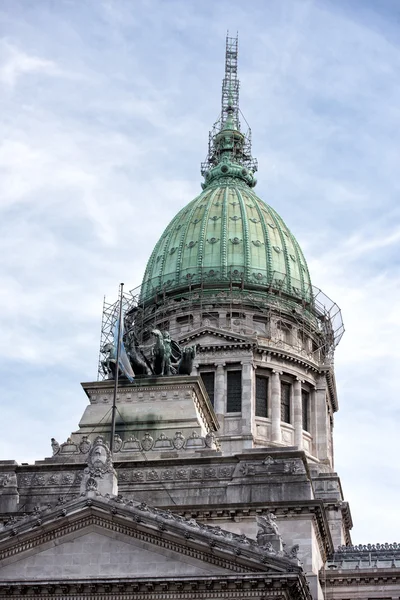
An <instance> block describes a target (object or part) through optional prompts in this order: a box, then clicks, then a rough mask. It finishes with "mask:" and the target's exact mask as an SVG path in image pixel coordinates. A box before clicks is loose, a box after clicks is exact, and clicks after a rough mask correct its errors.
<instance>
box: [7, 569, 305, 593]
mask: <svg viewBox="0 0 400 600" xmlns="http://www.w3.org/2000/svg"><path fill="white" fill-rule="evenodd" d="M105 587H106V588H108V589H107V590H106V591H112V592H114V594H115V598H122V594H125V593H127V592H128V593H130V594H132V593H134V594H135V598H137V600H141V598H147V599H149V598H152V599H153V598H159V597H160V598H163V599H165V593H166V592H167V593H168V592H175V593H177V592H178V593H179V594H184V595H182V596H181V595H179V597H182V598H183V597H184V598H190V599H195V598H196V597H198V593H199V592H203V593H204V592H210V591H214V590H215V591H217V593H218V598H227V599H229V600H232V599H233V598H234V599H235V600H237V599H240V598H242V596H243V590H246V591H247V590H249V592H250V593H251V594H252V596H253V595H254V592H256V594H257V591H258V593H259V592H261V593H262V595H263V597H271V598H276V594H277V590H284V589H285V588H287V587H289V588H290V592H291V593H290V597H291V598H292V599H293V600H312V596H311V593H310V589H309V586H308V583H307V580H306V578H305V576H304V574H303V573H302V572H300V573H293V572H288V573H285V574H284V575H282V573H273V572H269V573H268V574H266V573H235V574H234V575H229V574H226V575H222V574H218V575H217V576H213V575H204V576H182V577H177V576H174V577H152V578H150V577H146V578H144V577H139V578H133V577H132V578H131V577H129V578H128V577H124V578H113V577H107V578H90V579H86V580H83V579H68V580H65V579H63V580H53V581H48V580H46V581H44V580H32V581H30V580H24V581H23V582H21V581H19V582H13V581H10V582H0V598H2V597H3V598H7V599H8V598H9V595H13V594H14V595H15V591H17V592H19V593H21V595H24V596H26V592H27V591H28V590H30V589H32V591H33V592H34V595H35V597H41V596H44V597H46V598H48V597H49V596H50V595H52V594H54V597H56V598H59V597H60V596H59V595H58V593H56V591H58V590H60V589H62V597H63V598H64V597H66V594H69V593H71V597H74V598H75V597H76V593H81V594H82V593H83V594H86V593H90V595H92V594H96V593H98V592H99V593H101V594H102V597H103V595H104V591H105V589H104V588H105ZM139 594H140V595H139ZM85 597H86V595H85ZM88 597H89V596H88ZM123 597H124V598H125V595H124V596H123ZM254 597H255V596H254ZM257 597H258V595H257Z"/></svg>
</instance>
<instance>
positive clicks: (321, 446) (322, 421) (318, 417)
mask: <svg viewBox="0 0 400 600" xmlns="http://www.w3.org/2000/svg"><path fill="white" fill-rule="evenodd" d="M314 410H315V449H316V456H317V458H319V459H320V460H322V461H327V459H328V435H329V432H328V425H327V422H328V410H327V406H326V379H325V376H324V375H320V376H319V377H318V381H317V387H316V389H315V407H314Z"/></svg>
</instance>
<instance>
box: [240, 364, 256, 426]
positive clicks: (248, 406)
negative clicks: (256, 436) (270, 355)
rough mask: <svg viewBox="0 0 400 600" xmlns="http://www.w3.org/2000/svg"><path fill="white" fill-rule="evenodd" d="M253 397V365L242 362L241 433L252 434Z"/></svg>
mask: <svg viewBox="0 0 400 600" xmlns="http://www.w3.org/2000/svg"><path fill="white" fill-rule="evenodd" d="M254 414H255V408H254V395H253V365H252V364H251V363H250V362H242V423H243V427H242V432H243V433H247V434H251V433H252V422H253V421H254V418H253V415H254Z"/></svg>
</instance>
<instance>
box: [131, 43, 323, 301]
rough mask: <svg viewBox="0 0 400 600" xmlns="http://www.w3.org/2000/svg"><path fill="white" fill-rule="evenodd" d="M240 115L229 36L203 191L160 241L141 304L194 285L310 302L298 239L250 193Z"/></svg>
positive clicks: (246, 137)
mask: <svg viewBox="0 0 400 600" xmlns="http://www.w3.org/2000/svg"><path fill="white" fill-rule="evenodd" d="M239 112H240V111H239V81H238V79H237V38H227V48H226V63H225V78H224V80H223V86H222V110H221V116H220V119H219V120H218V121H217V123H216V124H215V125H214V128H213V130H212V132H211V134H210V141H209V149H208V156H207V160H206V162H205V163H203V164H202V174H203V176H204V180H205V181H204V183H203V184H202V187H203V192H202V193H201V194H200V195H199V196H198V197H197V198H195V199H194V200H193V201H192V202H191V203H190V204H188V205H187V206H186V207H185V208H183V209H182V210H181V211H180V212H179V213H178V214H177V215H176V217H175V218H174V219H173V220H172V221H171V223H170V224H169V225H168V227H167V228H166V230H165V231H164V233H163V234H162V236H161V238H160V240H159V241H158V242H157V244H156V246H155V248H154V250H153V253H152V255H151V257H150V260H149V262H148V264H147V268H146V272H145V275H144V279H143V283H142V292H141V297H142V299H143V300H144V301H151V300H152V299H154V298H157V297H158V295H159V294H160V293H163V294H167V295H169V296H170V295H175V294H180V293H184V291H185V290H187V289H189V288H190V289H193V288H194V287H196V286H201V287H202V289H204V288H212V289H214V290H215V289H221V290H224V289H227V288H229V287H231V286H232V285H235V286H236V287H237V286H241V288H242V289H257V290H265V291H268V292H270V291H279V292H280V293H283V294H285V295H287V296H289V297H291V298H294V299H296V300H297V301H299V300H310V298H311V296H312V291H311V281H310V276H309V273H308V269H307V263H306V261H305V259H304V256H303V253H302V251H301V249H300V247H299V245H298V243H297V241H296V239H295V238H294V236H293V235H292V234H291V233H290V231H289V229H288V228H287V227H286V225H285V223H284V222H283V221H282V219H281V217H280V216H279V215H278V214H277V213H276V212H275V211H274V209H273V208H271V207H270V206H268V205H267V204H265V203H264V202H263V201H262V200H260V198H258V196H256V194H255V193H254V192H253V188H254V186H255V185H256V179H255V177H254V172H255V171H256V170H257V162H256V161H255V160H254V159H253V158H252V155H251V132H250V129H249V130H248V131H247V132H246V133H243V132H242V131H241V126H240V122H239Z"/></svg>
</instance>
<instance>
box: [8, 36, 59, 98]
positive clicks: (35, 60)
mask: <svg viewBox="0 0 400 600" xmlns="http://www.w3.org/2000/svg"><path fill="white" fill-rule="evenodd" d="M0 55H1V56H2V57H3V59H2V61H1V63H0V83H2V84H3V85H4V86H6V87H9V88H13V87H14V86H15V85H16V84H17V83H18V80H19V79H20V78H21V77H23V76H24V75H29V74H42V75H47V76H51V77H54V76H59V75H60V74H61V71H60V69H59V68H58V67H57V65H56V64H55V63H54V62H53V61H51V60H47V59H45V58H40V57H38V56H33V55H29V54H27V53H25V52H24V51H23V50H21V49H20V48H18V47H17V46H15V45H13V44H11V43H9V42H8V41H7V40H4V39H3V40H0Z"/></svg>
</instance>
